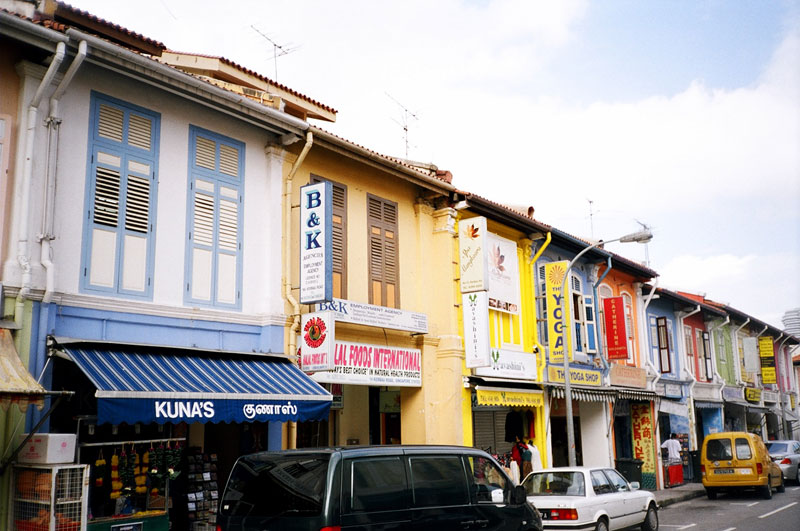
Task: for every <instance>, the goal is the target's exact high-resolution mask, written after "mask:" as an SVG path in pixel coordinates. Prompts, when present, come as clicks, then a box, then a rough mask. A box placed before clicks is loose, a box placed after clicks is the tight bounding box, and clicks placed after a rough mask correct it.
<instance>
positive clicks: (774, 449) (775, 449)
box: [767, 443, 789, 454]
mask: <svg viewBox="0 0 800 531" xmlns="http://www.w3.org/2000/svg"><path fill="white" fill-rule="evenodd" d="M767 449H768V450H769V453H771V454H785V453H786V452H788V451H789V445H788V444H786V443H769V444H768V445H767Z"/></svg>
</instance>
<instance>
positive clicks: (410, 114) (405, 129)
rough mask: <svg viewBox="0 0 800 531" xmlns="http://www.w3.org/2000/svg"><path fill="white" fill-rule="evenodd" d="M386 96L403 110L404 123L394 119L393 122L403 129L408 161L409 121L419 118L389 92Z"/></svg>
mask: <svg viewBox="0 0 800 531" xmlns="http://www.w3.org/2000/svg"><path fill="white" fill-rule="evenodd" d="M386 95H387V96H389V98H390V99H391V100H392V101H393V102H395V103H396V104H397V105H398V106H399V107H400V108H401V109H403V121H402V122H398V121H397V120H395V119H394V118H392V121H393V122H394V123H396V124H398V125H399V126H400V127H402V128H403V138H404V140H405V144H406V159H408V119H409V118H413V119H415V120H419V117H418V116H417V115H416V114H415V113H413V112H411V111H410V110H408V109H407V108H406V106H405V105H403V104H402V103H400V102H399V101H397V100H396V99H394V98H393V97H392V95H391V94H389V93H388V92H387V93H386Z"/></svg>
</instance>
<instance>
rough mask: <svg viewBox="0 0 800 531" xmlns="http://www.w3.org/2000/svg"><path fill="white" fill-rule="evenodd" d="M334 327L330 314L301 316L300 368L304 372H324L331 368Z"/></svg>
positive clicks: (319, 313) (334, 335)
mask: <svg viewBox="0 0 800 531" xmlns="http://www.w3.org/2000/svg"><path fill="white" fill-rule="evenodd" d="M334 325H335V321H334V319H333V315H332V314H331V312H314V313H307V314H305V315H304V316H303V323H302V327H303V329H302V337H303V341H302V347H303V348H302V350H301V352H300V366H301V367H302V368H303V370H304V371H306V372H315V371H326V370H331V369H332V368H333V344H334V339H335V337H336V334H335V326H334Z"/></svg>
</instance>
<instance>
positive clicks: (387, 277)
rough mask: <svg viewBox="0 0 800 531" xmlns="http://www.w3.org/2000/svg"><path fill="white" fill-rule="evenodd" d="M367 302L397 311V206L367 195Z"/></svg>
mask: <svg viewBox="0 0 800 531" xmlns="http://www.w3.org/2000/svg"><path fill="white" fill-rule="evenodd" d="M367 218H368V224H367V225H368V229H369V279H370V301H371V303H372V304H377V305H379V306H388V307H392V308H396V307H399V304H400V300H399V288H398V278H399V271H398V243H397V204H396V203H393V202H391V201H387V200H385V199H381V198H379V197H375V196H373V195H371V194H368V195H367Z"/></svg>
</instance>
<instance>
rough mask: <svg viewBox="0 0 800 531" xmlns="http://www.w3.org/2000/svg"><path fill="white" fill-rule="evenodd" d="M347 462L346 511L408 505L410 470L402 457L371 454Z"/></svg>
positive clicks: (389, 508) (375, 509) (386, 509)
mask: <svg viewBox="0 0 800 531" xmlns="http://www.w3.org/2000/svg"><path fill="white" fill-rule="evenodd" d="M345 463H346V465H345V474H344V485H345V488H344V489H343V491H344V493H345V494H344V497H345V500H344V501H345V512H348V513H354V512H371V511H394V510H398V509H405V508H406V506H407V503H406V490H407V488H406V485H407V484H406V471H405V468H404V466H403V461H402V458H401V457H400V456H394V457H368V458H363V459H353V460H350V461H345Z"/></svg>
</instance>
